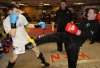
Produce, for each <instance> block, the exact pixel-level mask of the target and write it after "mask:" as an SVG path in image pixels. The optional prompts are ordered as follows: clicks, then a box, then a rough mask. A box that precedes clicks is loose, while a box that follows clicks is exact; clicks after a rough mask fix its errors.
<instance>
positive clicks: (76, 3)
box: [74, 3, 84, 5]
mask: <svg viewBox="0 0 100 68" xmlns="http://www.w3.org/2000/svg"><path fill="white" fill-rule="evenodd" d="M74 4H76V5H80V4H84V3H74Z"/></svg>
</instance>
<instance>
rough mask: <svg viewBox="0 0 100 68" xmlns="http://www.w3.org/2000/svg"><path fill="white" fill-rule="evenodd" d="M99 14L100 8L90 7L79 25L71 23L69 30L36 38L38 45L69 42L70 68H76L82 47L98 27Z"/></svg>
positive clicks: (67, 46) (67, 48)
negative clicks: (99, 9) (85, 17)
mask: <svg viewBox="0 0 100 68" xmlns="http://www.w3.org/2000/svg"><path fill="white" fill-rule="evenodd" d="M97 14H98V10H97V9H96V8H90V9H89V12H88V14H87V15H88V17H87V19H84V20H83V21H82V22H81V23H80V25H79V26H78V27H77V26H76V25H74V24H73V23H69V24H67V26H66V28H65V30H66V31H67V32H57V33H53V34H48V35H45V36H43V37H41V38H36V39H35V42H36V44H37V45H40V44H43V43H48V42H67V43H68V44H67V45H66V48H65V49H66V53H67V55H68V68H76V66H77V60H78V53H79V49H80V47H81V46H82V44H83V43H84V42H85V41H86V40H87V39H88V38H90V37H91V36H92V35H94V34H95V33H96V31H97V29H98V25H99V23H98V20H97V19H96V16H97Z"/></svg>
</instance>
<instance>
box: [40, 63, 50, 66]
mask: <svg viewBox="0 0 100 68" xmlns="http://www.w3.org/2000/svg"><path fill="white" fill-rule="evenodd" d="M42 66H50V64H49V63H48V62H45V63H42Z"/></svg>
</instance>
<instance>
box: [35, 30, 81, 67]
mask: <svg viewBox="0 0 100 68" xmlns="http://www.w3.org/2000/svg"><path fill="white" fill-rule="evenodd" d="M34 40H35V42H36V44H37V46H38V45H40V44H44V43H49V42H65V43H67V45H65V49H66V54H67V55H68V68H76V66H77V59H78V53H79V48H80V46H78V45H77V44H76V43H75V42H74V40H73V39H72V38H71V36H70V34H69V33H67V32H57V33H53V34H49V35H45V36H44V37H41V38H36V39H34Z"/></svg>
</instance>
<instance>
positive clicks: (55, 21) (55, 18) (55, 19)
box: [51, 11, 58, 32]
mask: <svg viewBox="0 0 100 68" xmlns="http://www.w3.org/2000/svg"><path fill="white" fill-rule="evenodd" d="M57 19H58V11H56V13H55V16H54V20H53V22H51V25H52V31H53V32H54V26H55V23H57Z"/></svg>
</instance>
